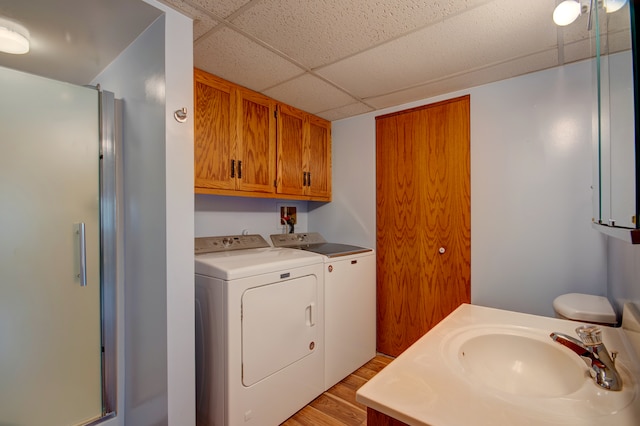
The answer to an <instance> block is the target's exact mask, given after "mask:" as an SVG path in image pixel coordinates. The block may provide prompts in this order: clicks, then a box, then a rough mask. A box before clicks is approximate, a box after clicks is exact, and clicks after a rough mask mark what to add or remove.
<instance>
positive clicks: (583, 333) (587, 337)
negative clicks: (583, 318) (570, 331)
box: [576, 325, 602, 346]
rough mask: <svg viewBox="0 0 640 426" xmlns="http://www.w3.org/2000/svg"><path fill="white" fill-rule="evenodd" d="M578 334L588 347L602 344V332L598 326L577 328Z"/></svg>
mask: <svg viewBox="0 0 640 426" xmlns="http://www.w3.org/2000/svg"><path fill="white" fill-rule="evenodd" d="M576 333H578V336H579V337H580V340H582V343H584V344H585V345H586V346H598V345H600V344H602V330H601V329H600V327H598V326H597V325H583V326H580V327H578V328H576Z"/></svg>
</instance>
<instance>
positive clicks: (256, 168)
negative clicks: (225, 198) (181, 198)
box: [194, 69, 276, 195]
mask: <svg viewBox="0 0 640 426" xmlns="http://www.w3.org/2000/svg"><path fill="white" fill-rule="evenodd" d="M194 84H195V93H194V95H195V96H194V99H195V150H194V154H195V191H196V193H209V194H227V195H240V194H238V193H243V192H245V193H254V194H262V195H265V194H267V195H268V194H274V193H275V187H274V182H275V155H276V145H275V143H276V137H275V136H276V123H275V115H274V112H275V101H274V100H273V99H270V98H268V97H266V96H263V95H261V94H259V93H256V92H253V91H250V90H248V89H245V88H242V87H239V86H236V85H234V84H232V83H229V82H227V81H225V80H222V79H220V78H218V77H215V76H213V75H211V74H208V73H206V72H204V71H201V70H198V69H196V70H195V72H194Z"/></svg>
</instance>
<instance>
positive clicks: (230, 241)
mask: <svg viewBox="0 0 640 426" xmlns="http://www.w3.org/2000/svg"><path fill="white" fill-rule="evenodd" d="M231 244H233V238H228V237H224V238H223V239H222V245H223V246H224V247H229V246H230V245H231Z"/></svg>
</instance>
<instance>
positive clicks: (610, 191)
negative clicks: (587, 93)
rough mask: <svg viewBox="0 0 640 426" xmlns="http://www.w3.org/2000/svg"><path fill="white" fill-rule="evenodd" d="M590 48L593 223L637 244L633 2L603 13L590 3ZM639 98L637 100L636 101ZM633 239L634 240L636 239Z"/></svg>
mask: <svg viewBox="0 0 640 426" xmlns="http://www.w3.org/2000/svg"><path fill="white" fill-rule="evenodd" d="M591 4H592V5H593V8H592V9H591V21H590V24H591V30H590V31H591V33H592V38H591V39H592V48H593V50H594V55H595V61H594V68H595V69H594V77H595V90H596V93H595V96H596V99H597V103H596V105H595V108H596V110H595V111H594V130H595V132H594V149H595V155H594V159H595V160H596V161H595V164H594V183H593V188H594V224H595V226H596V227H597V229H598V230H600V231H603V232H605V233H607V234H609V235H613V236H619V237H621V238H624V239H625V240H629V241H631V242H633V243H640V231H639V230H638V229H639V228H640V227H639V226H638V225H639V224H638V200H639V199H640V197H638V189H639V187H640V185H639V184H638V176H637V170H639V168H638V158H639V155H638V142H637V139H638V138H637V136H636V126H635V122H636V121H639V122H640V120H638V119H637V111H636V109H637V106H636V102H640V99H638V97H637V95H636V92H637V90H638V88H637V87H636V86H637V81H636V80H637V79H634V75H635V74H636V72H635V68H636V67H637V66H638V64H637V58H636V57H637V48H638V46H635V42H634V40H635V38H636V31H635V28H636V26H635V13H634V2H626V4H625V5H624V6H623V7H622V8H620V9H619V10H616V11H611V10H609V13H607V10H606V9H607V6H606V5H607V2H606V0H605V1H604V2H603V1H597V0H592V1H591ZM636 99H637V101H636ZM636 240H637V241H636Z"/></svg>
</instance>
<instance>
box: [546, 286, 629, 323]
mask: <svg viewBox="0 0 640 426" xmlns="http://www.w3.org/2000/svg"><path fill="white" fill-rule="evenodd" d="M553 309H555V311H556V312H557V313H559V314H560V315H562V316H563V317H565V318H569V319H572V320H578V321H586V322H598V323H601V324H611V325H614V324H616V322H617V320H616V313H615V312H614V310H613V307H612V306H611V303H609V300H608V299H607V298H606V297H602V296H594V295H591V294H581V293H569V294H563V295H561V296H558V297H556V298H555V300H554V301H553Z"/></svg>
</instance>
